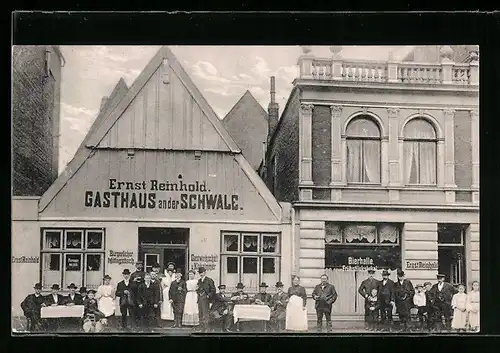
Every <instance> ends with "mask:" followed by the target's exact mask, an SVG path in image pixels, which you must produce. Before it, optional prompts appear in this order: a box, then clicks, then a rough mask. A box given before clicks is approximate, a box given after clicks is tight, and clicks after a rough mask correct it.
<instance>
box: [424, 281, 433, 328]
mask: <svg viewBox="0 0 500 353" xmlns="http://www.w3.org/2000/svg"><path fill="white" fill-rule="evenodd" d="M431 288H432V283H431V282H425V283H424V288H423V290H424V293H425V305H426V308H425V316H426V319H427V329H428V330H429V331H431V330H432V326H433V324H434V298H433V297H432V293H431Z"/></svg>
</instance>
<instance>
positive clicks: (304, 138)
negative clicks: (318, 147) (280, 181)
mask: <svg viewBox="0 0 500 353" xmlns="http://www.w3.org/2000/svg"><path fill="white" fill-rule="evenodd" d="M312 111H313V105H312V104H301V105H300V112H299V130H300V165H299V173H300V183H299V185H300V186H312V185H314V183H313V181H312ZM300 199H301V200H312V189H307V188H306V189H304V188H301V190H300Z"/></svg>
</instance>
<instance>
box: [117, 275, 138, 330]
mask: <svg viewBox="0 0 500 353" xmlns="http://www.w3.org/2000/svg"><path fill="white" fill-rule="evenodd" d="M122 275H123V281H120V282H118V284H117V285H116V296H117V297H119V298H120V313H121V315H122V317H121V324H122V329H124V330H128V329H129V327H128V325H127V322H128V316H129V315H130V317H131V318H132V319H133V318H134V317H135V313H134V310H135V298H134V292H137V290H136V288H135V287H136V284H135V282H133V281H132V280H131V279H130V270H129V269H128V268H126V269H124V270H123V271H122Z"/></svg>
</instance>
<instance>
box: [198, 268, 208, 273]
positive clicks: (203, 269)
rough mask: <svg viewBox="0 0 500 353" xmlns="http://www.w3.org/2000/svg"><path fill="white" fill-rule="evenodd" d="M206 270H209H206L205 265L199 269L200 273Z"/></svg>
mask: <svg viewBox="0 0 500 353" xmlns="http://www.w3.org/2000/svg"><path fill="white" fill-rule="evenodd" d="M205 272H207V270H205V267H200V268H199V269H198V273H205Z"/></svg>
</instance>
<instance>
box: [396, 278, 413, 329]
mask: <svg viewBox="0 0 500 353" xmlns="http://www.w3.org/2000/svg"><path fill="white" fill-rule="evenodd" d="M397 274H398V281H397V282H396V283H395V285H394V298H395V302H396V308H397V310H398V314H399V321H400V323H401V324H402V325H403V330H404V331H407V330H408V321H409V320H410V309H411V308H412V306H413V296H414V295H415V289H414V288H413V284H412V283H411V281H410V280H409V279H406V278H405V273H404V271H403V270H398V272H397Z"/></svg>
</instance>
